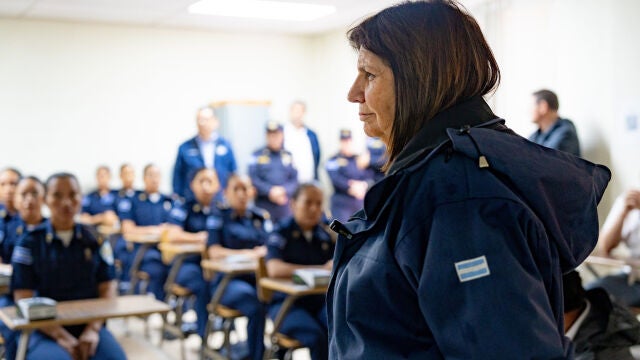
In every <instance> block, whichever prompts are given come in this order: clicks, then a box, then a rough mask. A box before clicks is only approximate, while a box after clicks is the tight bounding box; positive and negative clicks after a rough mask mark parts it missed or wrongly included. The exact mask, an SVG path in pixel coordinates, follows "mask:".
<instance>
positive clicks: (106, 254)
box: [100, 241, 113, 266]
mask: <svg viewBox="0 0 640 360" xmlns="http://www.w3.org/2000/svg"><path fill="white" fill-rule="evenodd" d="M100 257H101V258H102V260H104V262H106V263H107V265H110V266H111V265H113V250H112V249H111V244H109V242H108V241H105V242H103V243H102V246H100Z"/></svg>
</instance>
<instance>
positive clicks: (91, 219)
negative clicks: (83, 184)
mask: <svg viewBox="0 0 640 360" xmlns="http://www.w3.org/2000/svg"><path fill="white" fill-rule="evenodd" d="M96 181H97V184H98V188H97V189H96V190H95V191H93V192H91V193H89V194H88V195H86V196H85V197H84V198H82V213H81V214H80V222H81V223H83V224H87V225H114V224H115V223H117V222H118V217H117V216H116V198H117V195H116V192H114V191H112V190H111V188H110V187H109V183H110V182H111V170H109V168H108V167H106V166H104V165H103V166H99V167H98V169H97V170H96Z"/></svg>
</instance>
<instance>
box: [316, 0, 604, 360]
mask: <svg viewBox="0 0 640 360" xmlns="http://www.w3.org/2000/svg"><path fill="white" fill-rule="evenodd" d="M348 37H349V40H350V42H351V45H352V46H353V48H354V49H355V50H356V51H358V61H357V75H356V77H355V81H354V82H353V85H352V87H351V89H350V90H349V94H348V100H349V101H351V102H353V103H356V104H357V105H358V107H359V111H358V112H359V114H360V120H361V121H362V122H363V124H364V131H365V132H366V133H367V135H369V136H378V137H380V138H381V139H382V140H383V141H384V142H385V144H386V145H387V153H388V155H389V158H388V163H387V164H386V166H385V167H386V168H388V170H387V175H386V176H385V178H384V179H382V180H381V181H379V182H377V183H376V184H375V185H373V186H372V187H371V188H370V189H369V191H368V192H367V195H366V197H365V200H364V208H363V211H360V212H358V214H356V215H355V216H354V217H352V218H351V220H350V221H349V222H347V223H346V224H344V225H341V224H340V223H339V222H338V221H335V220H334V222H333V223H332V228H333V229H335V230H336V231H337V232H338V233H339V234H340V236H339V238H338V242H337V245H336V253H335V257H334V265H335V267H334V269H333V276H332V278H331V282H330V284H329V289H328V293H327V305H328V306H327V307H328V315H329V316H328V317H329V338H330V341H329V352H330V357H331V359H422V360H431V359H433V360H435V359H438V360H440V359H573V351H572V346H571V344H570V342H569V340H568V339H567V338H566V337H565V335H564V323H563V296H562V274H563V273H566V272H568V271H569V270H571V269H573V268H575V267H576V266H578V265H579V264H580V263H581V262H582V261H583V260H584V259H585V258H586V257H587V255H589V253H591V251H592V250H593V248H594V246H595V244H596V241H597V238H598V214H597V209H596V205H597V203H598V202H599V201H600V199H601V197H602V194H603V193H604V189H605V188H606V184H607V182H608V181H609V179H610V176H611V173H610V172H609V171H608V170H607V169H606V168H605V167H602V166H596V165H594V164H592V163H589V162H587V161H583V160H581V159H579V158H577V157H575V156H572V155H569V154H565V153H562V152H560V151H555V150H550V149H547V148H544V147H542V146H539V145H536V144H534V143H532V142H530V141H527V140H526V139H524V138H522V137H520V136H518V135H516V134H515V133H514V132H513V131H511V130H510V129H509V128H507V127H506V126H505V125H504V120H502V119H500V118H498V117H497V116H496V115H495V114H493V112H492V111H491V108H490V107H489V105H488V104H487V103H486V102H485V101H484V99H483V96H484V95H487V94H489V93H491V92H492V90H494V89H495V87H496V86H497V85H498V82H499V79H500V70H499V68H498V65H497V62H496V60H495V58H494V57H493V54H492V52H491V49H490V47H489V45H488V44H487V42H486V41H485V39H484V36H483V34H482V31H481V30H480V27H479V26H478V24H477V22H476V21H475V20H474V19H473V17H471V15H469V14H468V13H467V12H466V11H465V10H464V9H463V8H462V7H461V6H459V5H458V4H457V2H454V1H444V0H431V1H413V2H404V3H401V4H399V5H396V6H392V7H389V8H387V9H384V10H382V11H381V12H379V13H377V14H375V15H373V16H371V17H369V18H367V19H365V20H363V21H362V22H361V23H360V24H358V25H357V26H355V27H354V28H352V29H351V30H350V31H349V35H348ZM373 314H375V316H374V315H373Z"/></svg>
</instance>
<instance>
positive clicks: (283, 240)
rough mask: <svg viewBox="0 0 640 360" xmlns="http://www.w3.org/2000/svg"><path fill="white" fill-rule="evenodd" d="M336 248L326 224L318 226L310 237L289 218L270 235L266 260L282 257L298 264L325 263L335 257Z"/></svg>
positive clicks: (285, 260) (288, 261) (283, 259)
mask: <svg viewBox="0 0 640 360" xmlns="http://www.w3.org/2000/svg"><path fill="white" fill-rule="evenodd" d="M334 249H335V243H334V242H333V240H332V238H331V236H330V235H329V233H328V232H327V230H325V226H320V225H318V226H316V227H315V228H314V229H313V230H312V231H311V238H309V239H308V238H306V237H305V235H304V234H303V231H302V230H301V229H300V227H299V226H298V224H297V223H296V222H295V220H294V219H293V218H289V219H287V220H285V221H283V222H282V224H281V226H280V227H279V228H278V229H277V230H276V231H274V232H273V233H271V235H269V239H268V241H267V257H266V260H270V259H280V260H282V261H284V262H287V263H291V264H298V265H324V264H325V263H326V262H327V261H329V260H331V259H332V258H333V251H334Z"/></svg>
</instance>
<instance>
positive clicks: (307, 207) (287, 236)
mask: <svg viewBox="0 0 640 360" xmlns="http://www.w3.org/2000/svg"><path fill="white" fill-rule="evenodd" d="M322 201H323V194H322V190H321V189H320V188H319V187H318V186H317V185H315V184H302V185H300V187H299V188H298V189H297V190H296V192H295V193H294V195H293V199H292V201H291V209H292V211H293V218H290V219H288V220H285V221H283V222H282V223H281V224H280V227H279V228H278V229H277V230H276V231H274V232H273V233H272V234H271V235H270V236H269V239H268V242H267V251H268V252H267V256H266V263H267V272H268V273H269V276H272V277H285V278H291V276H292V274H293V271H294V270H296V269H299V268H305V267H314V268H320V267H321V268H325V269H329V270H330V269H331V267H332V265H333V261H332V260H331V259H332V258H333V251H334V247H335V244H334V242H333V240H332V238H331V235H330V234H329V233H328V232H327V229H325V226H324V225H323V224H322V223H321V219H322V214H323V211H322ZM283 300H284V296H283V294H277V293H276V295H274V298H273V302H272V304H271V306H270V307H269V316H270V317H271V318H275V316H276V314H277V313H278V310H279V309H280V307H281V306H282V301H283ZM326 310H327V309H326V302H325V296H324V295H316V296H307V297H303V298H301V299H298V300H297V301H296V302H295V304H294V305H293V306H292V307H291V310H290V311H289V313H288V314H287V316H286V317H285V319H284V322H283V323H282V328H281V330H280V331H281V332H282V333H283V334H285V335H288V336H291V337H293V338H295V339H296V340H298V341H300V342H301V343H302V344H303V345H304V346H306V347H308V348H309V349H310V352H311V358H312V359H313V360H321V359H326V358H327V313H326Z"/></svg>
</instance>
